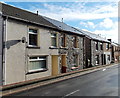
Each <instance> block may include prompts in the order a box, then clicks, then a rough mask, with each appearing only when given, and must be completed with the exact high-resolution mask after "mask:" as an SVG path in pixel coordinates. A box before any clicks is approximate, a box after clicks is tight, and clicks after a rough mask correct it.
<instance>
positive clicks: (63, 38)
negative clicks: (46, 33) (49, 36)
mask: <svg viewBox="0 0 120 98" xmlns="http://www.w3.org/2000/svg"><path fill="white" fill-rule="evenodd" d="M61 46H62V47H66V34H62V36H61Z"/></svg>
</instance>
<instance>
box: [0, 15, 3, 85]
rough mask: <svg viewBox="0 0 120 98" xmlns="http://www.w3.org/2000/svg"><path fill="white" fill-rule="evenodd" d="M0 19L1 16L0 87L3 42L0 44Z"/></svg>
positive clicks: (0, 83) (0, 81)
mask: <svg viewBox="0 0 120 98" xmlns="http://www.w3.org/2000/svg"><path fill="white" fill-rule="evenodd" d="M2 23H3V22H2V17H1V15H0V85H2V77H3V75H2V74H3V70H2V69H3V68H2V48H3V47H2V46H3V42H2V39H3V38H2V36H3V35H2V32H3V31H2Z"/></svg>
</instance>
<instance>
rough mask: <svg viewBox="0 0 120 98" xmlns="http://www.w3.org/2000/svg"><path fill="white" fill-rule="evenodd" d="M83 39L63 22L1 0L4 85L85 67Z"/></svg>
mask: <svg viewBox="0 0 120 98" xmlns="http://www.w3.org/2000/svg"><path fill="white" fill-rule="evenodd" d="M56 23H57V24H56ZM83 40H84V34H82V33H81V32H79V31H76V29H74V28H73V27H71V26H68V25H66V24H65V23H63V22H58V21H56V20H52V19H49V18H46V17H43V16H40V15H38V13H36V14H35V13H31V12H28V11H25V10H22V9H19V8H16V7H13V6H10V5H6V4H3V3H0V48H1V49H0V72H1V73H0V78H1V79H0V80H2V81H0V84H1V85H6V84H11V83H16V82H21V81H26V80H31V79H35V78H42V77H47V76H51V75H57V74H61V73H65V72H70V71H73V70H78V69H83V51H84V49H83V48H84V43H83Z"/></svg>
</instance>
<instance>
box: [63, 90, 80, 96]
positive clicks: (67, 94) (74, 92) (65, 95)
mask: <svg viewBox="0 0 120 98" xmlns="http://www.w3.org/2000/svg"><path fill="white" fill-rule="evenodd" d="M78 91H80V90H76V91H73V92H71V93H69V94H67V95H65V96H70V95H72V94H74V93H76V92H78Z"/></svg>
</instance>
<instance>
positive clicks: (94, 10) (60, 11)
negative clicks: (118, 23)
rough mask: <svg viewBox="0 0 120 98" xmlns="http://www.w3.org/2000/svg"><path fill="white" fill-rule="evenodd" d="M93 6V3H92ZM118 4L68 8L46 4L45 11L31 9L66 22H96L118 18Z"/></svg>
mask: <svg viewBox="0 0 120 98" xmlns="http://www.w3.org/2000/svg"><path fill="white" fill-rule="evenodd" d="M90 4H92V3H90ZM117 6H118V5H117V4H116V3H107V4H104V5H101V4H100V5H96V6H92V5H91V6H86V4H85V3H73V4H69V5H68V6H66V5H65V6H61V5H55V4H49V3H46V4H44V7H45V9H42V8H38V7H37V8H36V7H31V10H33V12H36V10H38V11H39V12H40V14H41V15H44V16H47V17H50V18H54V19H57V20H61V19H62V18H64V20H66V21H70V20H71V21H73V20H94V19H104V18H113V17H117V15H118V9H117ZM88 9H89V10H88Z"/></svg>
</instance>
